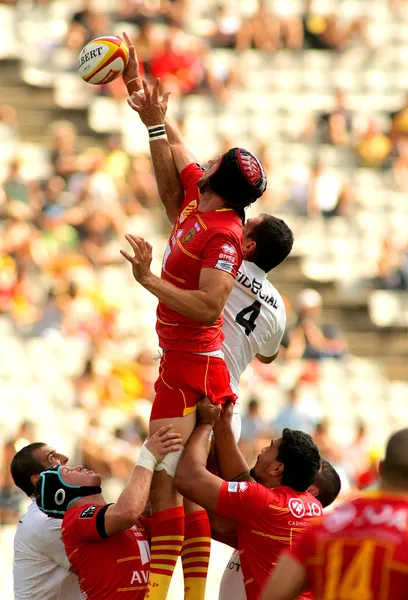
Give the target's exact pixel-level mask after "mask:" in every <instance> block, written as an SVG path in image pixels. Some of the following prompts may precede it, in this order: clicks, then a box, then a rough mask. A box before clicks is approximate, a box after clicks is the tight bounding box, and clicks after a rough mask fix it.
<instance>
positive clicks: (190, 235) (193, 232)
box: [183, 227, 195, 244]
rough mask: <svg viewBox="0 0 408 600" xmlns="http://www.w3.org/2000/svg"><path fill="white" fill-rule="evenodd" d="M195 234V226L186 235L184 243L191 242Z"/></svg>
mask: <svg viewBox="0 0 408 600" xmlns="http://www.w3.org/2000/svg"><path fill="white" fill-rule="evenodd" d="M194 235H195V229H194V227H193V229H190V231H189V232H188V233H187V235H186V236H185V237H184V239H183V244H187V242H189V241H190V240H191V238H192V237H193V236H194Z"/></svg>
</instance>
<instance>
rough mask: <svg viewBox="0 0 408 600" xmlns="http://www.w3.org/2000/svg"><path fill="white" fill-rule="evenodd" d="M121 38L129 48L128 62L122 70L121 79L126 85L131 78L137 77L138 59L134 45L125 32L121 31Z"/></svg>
mask: <svg viewBox="0 0 408 600" xmlns="http://www.w3.org/2000/svg"><path fill="white" fill-rule="evenodd" d="M122 35H123V39H124V40H125V42H126V45H127V47H128V48H129V62H128V64H127V66H126V69H125V70H124V71H123V75H122V77H123V81H124V82H125V84H126V85H127V84H128V83H129V81H132V80H133V79H138V77H139V61H138V59H137V54H136V50H135V47H134V45H133V44H132V41H131V39H130V38H129V36H128V35H127V33H125V32H123V34H122Z"/></svg>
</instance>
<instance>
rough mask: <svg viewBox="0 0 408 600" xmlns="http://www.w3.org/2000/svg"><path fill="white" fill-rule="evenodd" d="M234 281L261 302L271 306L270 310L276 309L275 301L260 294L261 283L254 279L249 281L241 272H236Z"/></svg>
mask: <svg viewBox="0 0 408 600" xmlns="http://www.w3.org/2000/svg"><path fill="white" fill-rule="evenodd" d="M236 281H237V282H238V283H239V284H240V285H242V287H244V288H246V289H247V290H249V289H250V290H251V292H252V293H253V294H255V296H258V297H259V298H260V299H261V300H262V301H263V302H266V304H269V305H270V306H272V308H278V301H277V299H276V298H274V296H268V294H265V293H263V292H262V286H263V281H259V280H258V279H256V278H255V277H254V278H253V279H252V280H251V279H249V277H248V276H247V275H245V273H242V271H238V273H237V279H236Z"/></svg>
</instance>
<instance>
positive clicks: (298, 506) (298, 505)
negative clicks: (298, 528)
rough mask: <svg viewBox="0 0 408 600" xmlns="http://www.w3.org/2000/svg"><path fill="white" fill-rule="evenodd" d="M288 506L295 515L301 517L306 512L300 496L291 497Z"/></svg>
mask: <svg viewBox="0 0 408 600" xmlns="http://www.w3.org/2000/svg"><path fill="white" fill-rule="evenodd" d="M288 508H289V510H290V512H291V513H292V515H293V516H294V517H297V518H298V519H301V518H302V517H303V515H304V514H305V512H306V509H305V505H304V504H303V502H302V500H300V498H291V499H290V500H289V503H288Z"/></svg>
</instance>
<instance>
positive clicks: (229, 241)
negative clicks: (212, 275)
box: [201, 232, 243, 277]
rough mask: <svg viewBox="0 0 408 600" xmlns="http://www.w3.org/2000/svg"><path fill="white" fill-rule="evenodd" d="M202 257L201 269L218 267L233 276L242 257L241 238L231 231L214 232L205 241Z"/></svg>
mask: <svg viewBox="0 0 408 600" xmlns="http://www.w3.org/2000/svg"><path fill="white" fill-rule="evenodd" d="M202 257H203V262H202V265H201V268H202V269H219V270H220V271H225V272H226V273H229V274H230V275H232V276H233V277H235V276H236V274H237V272H238V269H239V267H240V265H241V263H242V259H243V255H242V243H241V240H239V239H238V238H237V236H234V235H233V234H232V233H228V232H226V233H215V234H214V235H211V236H210V237H209V239H208V241H207V242H206V244H205V246H204V248H203V250H202Z"/></svg>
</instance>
